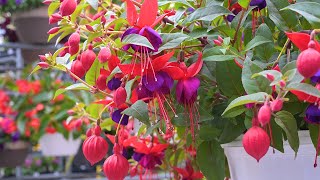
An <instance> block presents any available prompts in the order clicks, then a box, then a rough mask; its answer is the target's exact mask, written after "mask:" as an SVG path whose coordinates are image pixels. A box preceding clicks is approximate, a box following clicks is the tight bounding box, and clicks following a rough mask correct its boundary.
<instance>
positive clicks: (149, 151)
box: [132, 141, 169, 170]
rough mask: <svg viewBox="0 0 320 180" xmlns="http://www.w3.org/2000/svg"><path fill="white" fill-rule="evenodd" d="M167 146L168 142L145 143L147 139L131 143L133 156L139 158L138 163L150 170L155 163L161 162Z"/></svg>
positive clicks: (159, 163)
mask: <svg viewBox="0 0 320 180" xmlns="http://www.w3.org/2000/svg"><path fill="white" fill-rule="evenodd" d="M168 146H169V145H168V144H157V143H148V144H147V141H143V142H133V143H132V147H133V148H134V152H135V153H136V155H135V157H134V158H135V159H137V160H139V164H140V165H141V166H142V167H143V168H145V169H148V170H152V169H154V168H155V167H156V166H157V165H161V164H162V160H163V158H164V151H165V149H166V148H167V147H168Z"/></svg>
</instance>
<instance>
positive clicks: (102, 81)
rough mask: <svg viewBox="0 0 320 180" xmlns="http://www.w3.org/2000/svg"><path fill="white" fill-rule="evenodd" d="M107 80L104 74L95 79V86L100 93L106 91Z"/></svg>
mask: <svg viewBox="0 0 320 180" xmlns="http://www.w3.org/2000/svg"><path fill="white" fill-rule="evenodd" d="M107 78H108V76H107V75H105V74H100V75H99V76H98V78H97V81H96V86H97V87H98V88H99V89H100V90H102V91H103V90H105V89H107Z"/></svg>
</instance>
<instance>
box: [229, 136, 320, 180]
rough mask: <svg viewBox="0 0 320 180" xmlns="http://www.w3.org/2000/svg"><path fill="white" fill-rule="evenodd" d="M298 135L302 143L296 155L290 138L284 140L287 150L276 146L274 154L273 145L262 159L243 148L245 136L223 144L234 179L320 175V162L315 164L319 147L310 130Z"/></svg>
mask: <svg viewBox="0 0 320 180" xmlns="http://www.w3.org/2000/svg"><path fill="white" fill-rule="evenodd" d="M299 139H300V147H299V151H298V156H297V157H296V158H295V153H294V151H293V150H292V149H291V148H290V146H289V144H288V142H284V153H281V152H279V151H277V150H275V151H276V152H275V153H274V154H273V150H272V148H271V147H270V148H269V151H268V153H267V154H266V155H265V156H264V157H263V158H262V159H261V160H260V161H259V163H258V162H257V161H256V160H255V159H254V158H253V157H251V156H249V155H248V154H247V153H246V151H245V150H244V148H243V146H242V141H241V140H242V137H239V138H238V139H237V140H236V141H234V142H231V143H228V144H224V145H223V148H224V152H225V155H226V156H227V159H228V163H229V169H230V175H231V180H310V179H320V162H319V166H318V167H317V168H314V167H313V165H314V158H315V153H316V150H315V148H314V146H313V144H312V142H311V138H310V136H309V131H300V132H299ZM318 160H319V158H318Z"/></svg>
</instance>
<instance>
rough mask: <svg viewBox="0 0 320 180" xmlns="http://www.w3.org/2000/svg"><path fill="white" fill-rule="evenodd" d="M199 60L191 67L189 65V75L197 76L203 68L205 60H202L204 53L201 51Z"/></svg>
mask: <svg viewBox="0 0 320 180" xmlns="http://www.w3.org/2000/svg"><path fill="white" fill-rule="evenodd" d="M198 55H199V57H198V60H197V62H195V63H193V64H192V65H191V66H190V67H188V70H187V71H188V73H187V77H194V76H196V75H197V74H198V73H199V71H200V70H201V68H202V64H203V61H202V53H201V52H198Z"/></svg>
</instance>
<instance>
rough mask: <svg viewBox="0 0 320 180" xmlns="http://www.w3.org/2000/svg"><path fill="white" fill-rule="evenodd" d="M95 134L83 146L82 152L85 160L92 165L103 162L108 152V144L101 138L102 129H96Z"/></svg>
mask: <svg viewBox="0 0 320 180" xmlns="http://www.w3.org/2000/svg"><path fill="white" fill-rule="evenodd" d="M94 131H95V133H94V134H92V135H91V136H89V137H88V138H87V139H86V140H85V141H84V142H83V146H82V151H83V154H84V156H85V158H86V159H87V160H88V161H89V162H90V163H91V165H93V164H95V163H97V162H99V161H101V160H102V159H103V158H104V157H105V155H106V154H107V152H108V143H107V141H106V140H105V139H103V138H102V137H101V136H100V133H101V128H100V127H99V126H97V127H95V128H94Z"/></svg>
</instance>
